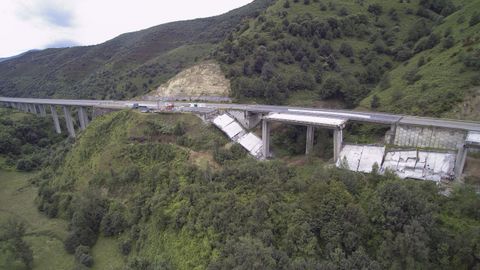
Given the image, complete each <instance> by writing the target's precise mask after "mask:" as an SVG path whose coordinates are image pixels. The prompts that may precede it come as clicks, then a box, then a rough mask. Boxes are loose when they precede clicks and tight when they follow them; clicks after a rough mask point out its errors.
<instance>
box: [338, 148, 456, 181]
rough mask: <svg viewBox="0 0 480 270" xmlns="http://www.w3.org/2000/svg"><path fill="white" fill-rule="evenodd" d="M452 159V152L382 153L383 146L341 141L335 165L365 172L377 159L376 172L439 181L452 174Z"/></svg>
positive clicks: (370, 168)
mask: <svg viewBox="0 0 480 270" xmlns="http://www.w3.org/2000/svg"><path fill="white" fill-rule="evenodd" d="M455 160H456V154H455V153H454V152H445V153H441V152H427V151H417V150H398V151H389V152H387V153H385V147H378V146H362V145H344V146H343V149H342V151H341V153H340V159H339V160H338V161H337V167H347V168H348V169H349V170H351V171H356V172H365V173H369V172H372V166H373V165H374V164H375V163H377V164H378V166H379V169H380V173H385V172H386V171H387V170H390V171H392V172H394V173H395V174H397V175H398V176H399V177H400V178H404V179H405V178H413V179H420V180H431V181H436V182H439V181H441V180H447V179H453V178H454V176H455V172H454V169H455Z"/></svg>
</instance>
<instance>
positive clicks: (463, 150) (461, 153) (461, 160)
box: [455, 146, 468, 179]
mask: <svg viewBox="0 0 480 270" xmlns="http://www.w3.org/2000/svg"><path fill="white" fill-rule="evenodd" d="M467 153H468V148H467V147H465V146H461V147H459V148H458V152H457V158H456V160H455V178H457V179H458V178H460V176H462V173H463V169H464V168H465V162H466V161H467Z"/></svg>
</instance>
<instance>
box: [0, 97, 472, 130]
mask: <svg viewBox="0 0 480 270" xmlns="http://www.w3.org/2000/svg"><path fill="white" fill-rule="evenodd" d="M0 102H16V103H29V104H45V105H66V106H87V107H98V108H111V109H126V108H131V107H132V105H133V104H135V103H138V104H139V105H140V106H147V107H148V108H151V109H158V106H159V104H165V102H163V101H162V102H160V103H159V102H157V101H142V100H138V101H134V100H126V101H121V100H73V99H35V98H8V97H0ZM168 103H170V102H168ZM171 103H174V104H175V107H179V108H182V107H190V104H191V103H187V102H171ZM197 104H201V107H204V108H210V109H217V110H218V109H219V110H241V111H247V112H252V113H263V114H268V113H289V114H297V115H317V116H322V117H331V118H341V119H345V120H351V121H358V122H368V123H378V124H385V125H392V124H405V125H418V126H432V127H440V128H450V129H460V130H466V131H477V132H480V122H469V121H461V120H452V119H440V118H428V117H416V116H408V115H395V114H388V113H378V112H361V111H352V110H333V109H319V108H308V107H292V106H276V105H259V104H258V105H257V104H233V103H197ZM190 109H192V108H190Z"/></svg>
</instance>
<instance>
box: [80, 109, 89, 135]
mask: <svg viewBox="0 0 480 270" xmlns="http://www.w3.org/2000/svg"><path fill="white" fill-rule="evenodd" d="M78 120H79V122H80V128H81V129H82V130H85V129H86V128H87V125H88V116H87V111H86V110H85V108H84V107H79V108H78Z"/></svg>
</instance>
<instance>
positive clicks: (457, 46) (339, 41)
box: [216, 0, 480, 116]
mask: <svg viewBox="0 0 480 270" xmlns="http://www.w3.org/2000/svg"><path fill="white" fill-rule="evenodd" d="M479 9H480V2H478V1H461V0H452V1H450V0H445V1H428V0H421V1H363V0H361V1H325V0H314V1H310V0H295V1H292V0H281V1H277V2H276V3H275V4H274V5H272V6H271V7H270V8H269V9H268V10H267V11H266V12H264V13H262V14H261V15H260V16H258V17H257V18H256V19H253V20H250V21H248V22H245V23H243V24H242V26H241V27H240V29H238V30H237V31H235V32H233V33H232V34H231V35H230V36H229V37H228V38H227V39H226V40H225V41H224V42H223V43H222V44H221V45H220V47H219V49H218V50H217V52H216V56H217V59H218V60H219V61H221V62H222V63H223V65H224V67H225V70H226V72H227V74H229V76H230V78H231V79H232V87H233V89H232V91H233V94H234V95H235V97H237V98H240V99H247V100H250V99H257V100H258V99H260V100H264V101H266V102H268V103H272V104H278V103H287V104H305V105H316V104H317V103H318V101H320V100H327V101H328V100H330V101H332V100H340V101H342V102H343V104H344V106H346V107H349V108H354V107H357V106H358V105H361V106H362V107H363V108H366V109H370V110H372V109H373V110H382V111H390V112H401V113H410V114H416V115H431V116H440V115H442V114H443V113H445V112H447V111H449V110H451V108H452V107H453V106H454V105H455V104H458V103H459V102H460V101H462V100H464V99H468V98H469V97H470V95H471V94H472V93H473V92H474V88H475V86H478V85H479V84H480V83H479V81H478V70H479V66H480V64H479V63H480V36H479V34H478V33H480V23H479V21H480V13H479V12H478V10H479Z"/></svg>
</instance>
